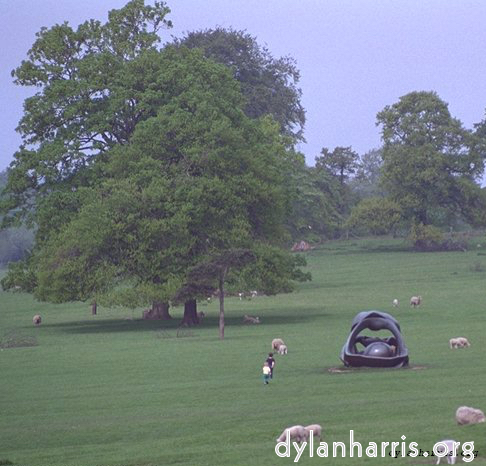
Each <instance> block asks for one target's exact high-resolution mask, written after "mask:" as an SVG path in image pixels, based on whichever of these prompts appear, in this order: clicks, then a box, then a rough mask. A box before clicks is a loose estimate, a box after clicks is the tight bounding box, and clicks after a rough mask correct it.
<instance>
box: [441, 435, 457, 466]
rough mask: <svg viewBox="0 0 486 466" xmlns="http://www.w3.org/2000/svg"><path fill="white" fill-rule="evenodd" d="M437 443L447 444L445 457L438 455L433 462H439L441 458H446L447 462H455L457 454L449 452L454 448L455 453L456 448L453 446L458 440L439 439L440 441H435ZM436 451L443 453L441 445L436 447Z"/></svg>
mask: <svg viewBox="0 0 486 466" xmlns="http://www.w3.org/2000/svg"><path fill="white" fill-rule="evenodd" d="M437 443H444V444H445V445H446V446H447V455H446V456H445V457H440V456H439V457H438V458H437V463H435V464H439V463H440V461H441V459H442V458H447V463H448V464H456V459H457V456H456V455H453V454H450V453H451V452H454V450H456V453H457V448H455V447H456V446H457V445H458V443H459V442H456V441H455V440H441V441H440V442H437ZM437 451H438V452H439V453H444V451H445V450H444V448H443V447H442V445H440V446H438V447H437Z"/></svg>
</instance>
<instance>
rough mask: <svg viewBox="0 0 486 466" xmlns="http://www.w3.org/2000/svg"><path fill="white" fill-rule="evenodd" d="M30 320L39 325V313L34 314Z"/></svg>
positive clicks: (40, 319) (40, 320)
mask: <svg viewBox="0 0 486 466" xmlns="http://www.w3.org/2000/svg"><path fill="white" fill-rule="evenodd" d="M32 322H33V324H34V325H40V324H41V322H42V317H41V316H40V315H39V314H36V315H35V316H34V317H33V318H32Z"/></svg>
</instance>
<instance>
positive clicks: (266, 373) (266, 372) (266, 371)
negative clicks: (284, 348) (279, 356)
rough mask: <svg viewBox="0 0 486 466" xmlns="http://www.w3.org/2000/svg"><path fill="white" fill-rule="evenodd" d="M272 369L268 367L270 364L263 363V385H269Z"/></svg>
mask: <svg viewBox="0 0 486 466" xmlns="http://www.w3.org/2000/svg"><path fill="white" fill-rule="evenodd" d="M271 371H272V370H271V369H270V366H269V365H268V362H267V361H265V362H264V363H263V383H264V384H265V385H267V384H268V380H269V379H270V373H271Z"/></svg>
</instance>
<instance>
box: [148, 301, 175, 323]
mask: <svg viewBox="0 0 486 466" xmlns="http://www.w3.org/2000/svg"><path fill="white" fill-rule="evenodd" d="M152 313H153V316H154V317H153V318H154V319H162V320H169V319H172V316H171V315H170V314H169V303H162V302H160V301H154V302H153V303H152Z"/></svg>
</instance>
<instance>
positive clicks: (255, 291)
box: [250, 290, 258, 298]
mask: <svg viewBox="0 0 486 466" xmlns="http://www.w3.org/2000/svg"><path fill="white" fill-rule="evenodd" d="M250 294H251V297H252V298H256V297H257V296H258V291H257V290H252V291H250Z"/></svg>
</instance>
